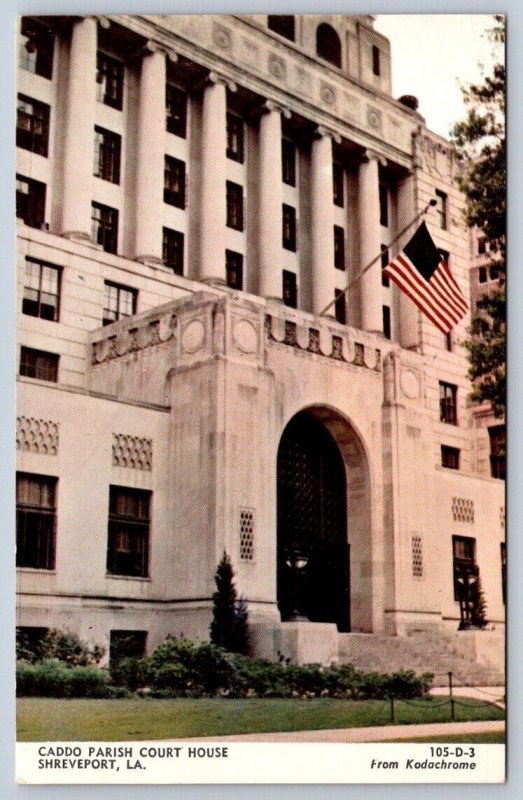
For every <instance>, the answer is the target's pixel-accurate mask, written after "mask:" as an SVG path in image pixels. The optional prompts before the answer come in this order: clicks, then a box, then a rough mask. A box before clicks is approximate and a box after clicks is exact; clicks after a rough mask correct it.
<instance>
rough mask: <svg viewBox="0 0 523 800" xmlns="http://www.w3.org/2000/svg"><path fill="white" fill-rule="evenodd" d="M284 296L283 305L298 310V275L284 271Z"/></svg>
mask: <svg viewBox="0 0 523 800" xmlns="http://www.w3.org/2000/svg"><path fill="white" fill-rule="evenodd" d="M282 295H283V303H284V305H286V306H289V308H297V306H298V290H297V287H296V275H295V274H294V272H290V271H289V270H287V269H284V270H283V272H282Z"/></svg>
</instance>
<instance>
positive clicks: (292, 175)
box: [281, 139, 296, 186]
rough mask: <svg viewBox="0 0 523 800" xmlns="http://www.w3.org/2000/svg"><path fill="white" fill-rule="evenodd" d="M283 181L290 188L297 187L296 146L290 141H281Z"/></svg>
mask: <svg viewBox="0 0 523 800" xmlns="http://www.w3.org/2000/svg"><path fill="white" fill-rule="evenodd" d="M281 172H282V175H281V179H282V181H283V182H284V183H286V184H288V185H289V186H296V145H295V144H294V142H291V141H290V140H289V139H282V140H281Z"/></svg>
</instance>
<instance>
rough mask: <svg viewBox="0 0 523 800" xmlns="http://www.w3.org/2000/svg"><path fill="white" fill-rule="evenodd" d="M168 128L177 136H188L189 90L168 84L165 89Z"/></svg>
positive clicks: (166, 124) (183, 137)
mask: <svg viewBox="0 0 523 800" xmlns="http://www.w3.org/2000/svg"><path fill="white" fill-rule="evenodd" d="M165 112H166V123H165V126H166V129H167V130H168V132H169V133H173V134H174V135H175V136H180V137H181V138H182V139H185V137H186V136H187V92H184V91H183V90H182V89H178V87H177V86H172V85H171V84H170V83H168V84H167V86H166V90H165Z"/></svg>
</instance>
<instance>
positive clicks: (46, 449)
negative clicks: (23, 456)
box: [16, 417, 58, 456]
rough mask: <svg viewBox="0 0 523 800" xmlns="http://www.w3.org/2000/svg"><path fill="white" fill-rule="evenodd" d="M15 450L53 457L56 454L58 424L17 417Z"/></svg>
mask: <svg viewBox="0 0 523 800" xmlns="http://www.w3.org/2000/svg"><path fill="white" fill-rule="evenodd" d="M16 449H17V450H22V452H25V453H39V454H40V455H47V456H55V455H56V454H57V453H58V423H57V422H52V421H51V420H45V419H36V418H35V417H17V418H16Z"/></svg>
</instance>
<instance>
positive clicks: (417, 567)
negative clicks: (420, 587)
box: [411, 535, 423, 578]
mask: <svg viewBox="0 0 523 800" xmlns="http://www.w3.org/2000/svg"><path fill="white" fill-rule="evenodd" d="M411 548H412V574H413V576H414V577H415V578H422V577H423V549H422V543H421V536H418V535H414V536H413V537H412V539H411Z"/></svg>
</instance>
